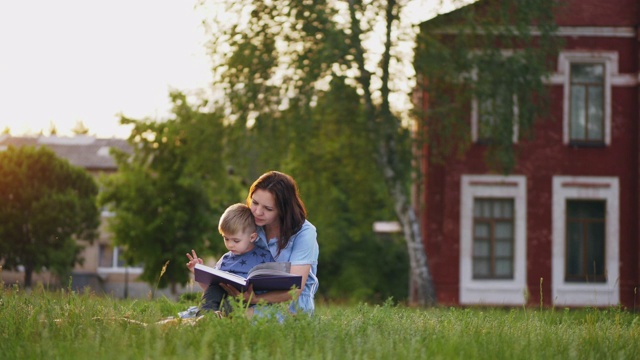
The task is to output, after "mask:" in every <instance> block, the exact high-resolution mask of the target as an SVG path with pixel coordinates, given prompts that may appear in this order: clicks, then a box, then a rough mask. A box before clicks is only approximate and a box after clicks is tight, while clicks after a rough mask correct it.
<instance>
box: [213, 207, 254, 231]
mask: <svg viewBox="0 0 640 360" xmlns="http://www.w3.org/2000/svg"><path fill="white" fill-rule="evenodd" d="M218 231H219V232H220V234H222V235H234V234H239V233H249V234H251V233H254V232H255V231H256V220H255V219H254V217H253V214H252V213H251V208H249V207H248V206H247V205H245V204H233V205H231V206H229V207H228V208H227V209H226V210H225V211H224V213H222V216H221V217H220V222H219V223H218Z"/></svg>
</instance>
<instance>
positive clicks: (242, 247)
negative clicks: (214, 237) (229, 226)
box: [222, 231, 258, 255]
mask: <svg viewBox="0 0 640 360" xmlns="http://www.w3.org/2000/svg"><path fill="white" fill-rule="evenodd" d="M222 238H223V239H224V246H225V247H226V248H227V250H229V251H231V253H232V254H234V255H242V254H244V253H247V252H249V251H251V250H253V242H254V241H256V239H257V238H258V234H256V233H255V232H254V233H250V232H248V231H241V232H239V233H237V234H222Z"/></svg>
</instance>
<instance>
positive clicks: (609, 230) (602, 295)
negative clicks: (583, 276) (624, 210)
mask: <svg viewBox="0 0 640 360" xmlns="http://www.w3.org/2000/svg"><path fill="white" fill-rule="evenodd" d="M619 197H620V187H619V181H618V178H617V177H597V176H596V177H591V176H554V177H553V210H552V213H553V219H552V222H553V224H552V227H553V229H552V243H553V245H552V250H553V251H552V254H553V259H552V277H553V278H552V286H551V290H552V299H553V303H554V305H559V306H610V305H618V303H619V302H620V242H619V237H620V207H619V203H620V199H619ZM567 199H571V200H574V199H578V200H579V199H585V200H587V199H588V200H605V201H606V204H607V205H606V219H605V221H606V222H605V229H606V230H605V234H606V242H605V255H606V269H605V273H606V274H607V281H606V282H605V283H576V282H566V281H565V265H566V264H565V262H566V256H565V255H566V203H567Z"/></svg>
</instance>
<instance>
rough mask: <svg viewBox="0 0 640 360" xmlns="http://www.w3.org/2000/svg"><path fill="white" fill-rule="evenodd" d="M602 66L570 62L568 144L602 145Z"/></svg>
mask: <svg viewBox="0 0 640 360" xmlns="http://www.w3.org/2000/svg"><path fill="white" fill-rule="evenodd" d="M604 72H605V65H604V64H603V63H572V64H571V83H570V84H571V85H570V87H571V89H570V100H569V101H570V105H569V109H570V110H569V112H570V115H569V116H570V119H571V122H570V124H569V127H570V130H569V131H570V134H571V143H572V144H576V145H579V144H603V143H604V126H605V124H604Z"/></svg>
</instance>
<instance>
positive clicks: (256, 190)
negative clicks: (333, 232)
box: [187, 171, 319, 317]
mask: <svg viewBox="0 0 640 360" xmlns="http://www.w3.org/2000/svg"><path fill="white" fill-rule="evenodd" d="M218 230H219V231H220V234H221V235H222V237H223V239H224V244H225V247H226V248H227V250H229V252H227V253H226V254H224V255H223V256H222V257H221V258H220V259H219V260H218V262H217V264H216V266H215V267H216V268H219V269H221V270H225V271H229V272H233V273H236V274H238V275H241V276H243V277H246V276H247V273H248V271H249V270H250V269H251V268H252V267H253V266H255V265H257V264H258V263H262V262H269V261H278V262H289V263H291V273H292V274H295V275H300V276H302V285H301V288H300V289H298V290H296V291H295V292H291V291H268V292H259V293H255V292H253V290H252V288H249V289H248V290H247V291H245V292H243V293H241V292H240V291H239V290H237V289H236V288H234V287H233V286H228V285H225V284H203V283H200V286H201V287H202V289H203V290H204V293H203V295H202V304H201V307H200V312H199V313H202V312H203V311H216V310H223V311H224V309H221V300H222V298H223V297H224V296H229V297H234V298H235V297H237V296H242V297H244V299H245V301H246V302H248V303H249V304H252V305H254V304H258V303H260V304H266V306H267V307H266V308H265V307H261V306H251V307H249V308H248V310H247V316H249V317H251V316H254V315H261V314H263V313H264V314H266V313H267V312H268V305H269V304H277V303H282V302H287V301H292V300H293V301H292V302H291V305H290V307H289V311H290V312H291V313H294V314H295V313H297V312H303V313H307V314H309V315H312V314H313V311H314V301H313V297H314V295H315V293H316V290H317V289H318V278H317V276H316V273H317V267H318V254H319V248H318V240H317V233H316V228H315V227H314V226H313V225H312V224H311V223H310V222H309V221H308V220H307V212H306V209H305V207H304V203H303V202H302V200H301V199H300V195H299V191H298V185H297V184H296V182H295V180H294V179H293V178H292V177H291V176H289V175H287V174H284V173H281V172H278V171H269V172H267V173H265V174H263V175H261V176H260V177H259V178H258V179H257V180H256V181H255V182H254V183H253V184H252V185H251V188H250V189H249V195H248V196H247V204H246V205H244V204H235V205H232V206H230V207H229V208H227V210H226V211H225V212H224V214H223V215H222V217H221V218H220V223H219V226H218ZM187 258H188V259H189V262H188V263H187V268H188V269H189V270H190V271H191V272H193V271H194V270H193V269H194V267H195V265H196V264H202V263H203V260H202V259H201V258H199V257H198V255H197V254H196V252H195V251H194V250H191V254H189V253H187ZM226 309H227V311H228V308H226Z"/></svg>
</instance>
